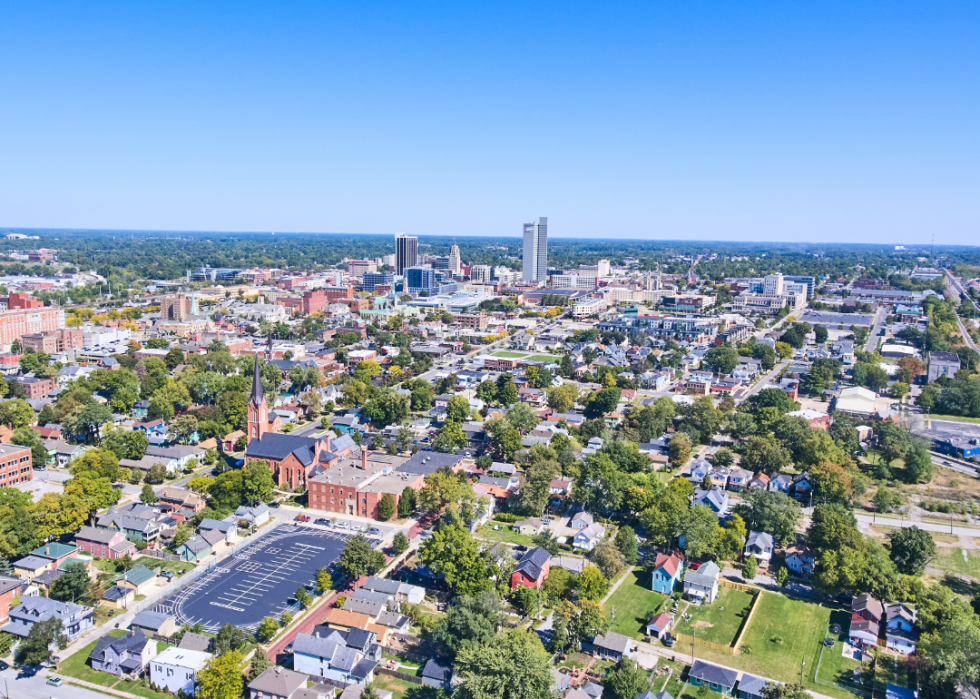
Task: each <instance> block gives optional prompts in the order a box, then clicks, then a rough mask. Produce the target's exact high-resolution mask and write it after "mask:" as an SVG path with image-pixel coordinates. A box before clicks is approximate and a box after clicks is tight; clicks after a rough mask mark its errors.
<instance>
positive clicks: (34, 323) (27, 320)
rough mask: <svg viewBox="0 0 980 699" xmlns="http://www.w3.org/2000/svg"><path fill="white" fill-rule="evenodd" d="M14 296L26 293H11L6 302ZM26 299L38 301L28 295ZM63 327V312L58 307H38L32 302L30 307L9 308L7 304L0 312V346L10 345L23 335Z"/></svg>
mask: <svg viewBox="0 0 980 699" xmlns="http://www.w3.org/2000/svg"><path fill="white" fill-rule="evenodd" d="M15 296H26V295H25V294H11V295H10V296H9V297H8V304H9V303H11V301H10V299H13V297H15ZM28 301H29V302H34V303H37V304H39V303H40V302H39V301H37V300H36V299H30V298H29V297H28ZM17 303H18V304H19V303H20V302H17ZM63 327H65V312H64V311H63V310H62V309H60V308H38V307H37V306H35V305H34V304H33V303H32V304H31V307H30V308H24V307H22V306H20V305H17V306H14V307H12V308H11V307H10V306H9V305H8V310H6V311H3V312H0V346H3V347H10V343H12V342H13V341H14V340H19V339H20V338H22V337H23V336H24V335H29V334H33V333H42V332H46V331H51V330H60V329H61V328H63Z"/></svg>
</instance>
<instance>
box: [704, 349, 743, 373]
mask: <svg viewBox="0 0 980 699" xmlns="http://www.w3.org/2000/svg"><path fill="white" fill-rule="evenodd" d="M704 363H705V364H707V365H708V366H709V367H711V368H712V369H713V370H714V371H715V372H717V373H719V374H730V373H732V371H734V370H735V367H737V366H738V352H737V351H735V348H734V347H729V346H728V345H720V346H718V347H712V348H711V349H709V350H708V351H707V352H705V354H704Z"/></svg>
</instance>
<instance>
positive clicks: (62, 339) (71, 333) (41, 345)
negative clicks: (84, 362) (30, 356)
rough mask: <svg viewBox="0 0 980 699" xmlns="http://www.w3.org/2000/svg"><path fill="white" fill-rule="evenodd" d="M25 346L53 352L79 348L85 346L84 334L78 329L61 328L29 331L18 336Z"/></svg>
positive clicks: (47, 352)
mask: <svg viewBox="0 0 980 699" xmlns="http://www.w3.org/2000/svg"><path fill="white" fill-rule="evenodd" d="M20 342H21V344H22V345H23V346H24V347H25V348H30V349H32V350H34V351H35V352H44V353H46V354H54V353H56V352H64V351H66V350H69V349H81V348H82V347H84V346H85V334H84V333H83V332H82V331H81V330H79V329H72V328H62V329H61V330H47V331H45V332H40V333H30V334H28V335H24V336H22V337H21V338H20Z"/></svg>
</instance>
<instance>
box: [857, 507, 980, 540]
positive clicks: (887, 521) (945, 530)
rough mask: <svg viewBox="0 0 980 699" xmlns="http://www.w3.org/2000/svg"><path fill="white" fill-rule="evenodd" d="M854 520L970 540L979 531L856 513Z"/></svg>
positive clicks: (979, 534)
mask: <svg viewBox="0 0 980 699" xmlns="http://www.w3.org/2000/svg"><path fill="white" fill-rule="evenodd" d="M854 518H855V519H856V520H857V521H858V522H861V523H862V524H878V525H883V526H889V527H901V528H904V529H908V528H909V527H918V528H919V529H925V530H926V531H927V532H936V533H938V534H954V535H956V536H966V537H971V538H973V537H977V536H980V529H977V528H976V527H964V526H956V525H955V524H954V525H952V526H950V525H948V524H936V523H935V522H918V521H914V520H911V519H905V520H901V519H895V518H893V517H878V516H875V515H865V514H860V513H858V512H855V513H854Z"/></svg>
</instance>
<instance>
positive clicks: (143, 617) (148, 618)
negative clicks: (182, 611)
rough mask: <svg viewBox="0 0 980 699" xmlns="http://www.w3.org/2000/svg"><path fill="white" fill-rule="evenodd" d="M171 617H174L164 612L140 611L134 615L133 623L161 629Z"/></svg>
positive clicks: (155, 629)
mask: <svg viewBox="0 0 980 699" xmlns="http://www.w3.org/2000/svg"><path fill="white" fill-rule="evenodd" d="M171 619H173V617H172V616H171V615H169V614H163V613H162V612H140V613H139V614H137V615H136V616H134V617H133V621H132V624H131V625H132V626H139V627H141V628H144V629H152V630H154V631H159V630H160V629H161V628H162V627H163V625H164V624H166V623H167V621H169V620H171Z"/></svg>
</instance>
